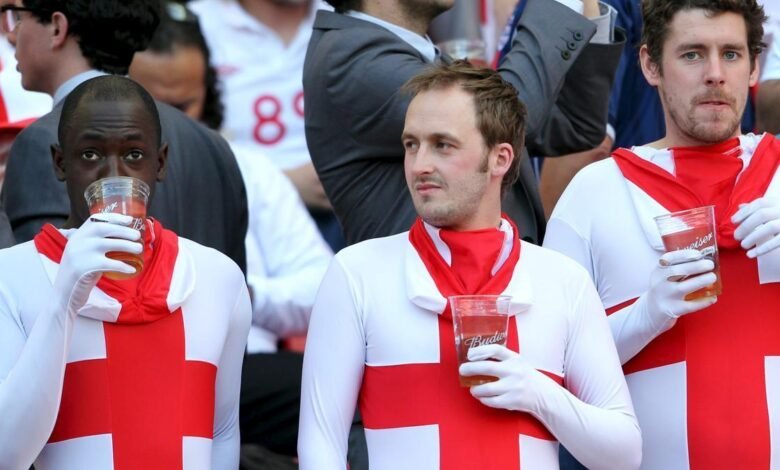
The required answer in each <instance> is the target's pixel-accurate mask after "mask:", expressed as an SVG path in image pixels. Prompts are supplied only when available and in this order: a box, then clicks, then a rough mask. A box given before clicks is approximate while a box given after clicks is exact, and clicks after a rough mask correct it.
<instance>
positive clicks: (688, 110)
mask: <svg viewBox="0 0 780 470" xmlns="http://www.w3.org/2000/svg"><path fill="white" fill-rule="evenodd" d="M640 61H641V64H642V70H643V72H644V74H645V77H646V78H647V81H648V82H649V83H650V84H651V85H654V86H657V87H658V93H659V95H660V97H661V102H662V103H663V107H664V114H665V120H666V132H667V134H666V139H665V140H666V142H665V144H666V145H667V146H691V145H707V144H714V143H719V142H722V141H724V140H727V139H729V138H731V137H735V136H737V135H739V134H740V132H741V131H740V121H741V119H742V113H743V112H744V110H745V103H746V102H747V95H748V88H749V87H750V86H753V85H754V84H755V83H756V80H757V78H758V66H757V65H756V66H755V67H754V68H753V69H751V65H750V55H749V51H748V46H747V28H746V25H745V20H744V19H743V18H742V16H740V15H738V14H736V13H731V12H729V13H722V14H719V15H717V16H712V17H708V16H707V15H706V14H705V11H704V10H701V9H692V10H682V11H680V12H678V13H677V14H676V15H675V16H674V18H673V19H672V22H671V23H670V25H669V34H668V37H667V39H666V42H665V43H664V45H663V52H662V56H661V62H662V63H661V64H660V65H661V67H659V66H658V65H659V64H654V63H652V62H651V61H650V58H649V55H648V53H647V49H646V47H644V46H643V47H642V49H641V50H640Z"/></svg>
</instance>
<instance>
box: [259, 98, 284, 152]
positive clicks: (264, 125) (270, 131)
mask: <svg viewBox="0 0 780 470" xmlns="http://www.w3.org/2000/svg"><path fill="white" fill-rule="evenodd" d="M254 111H255V116H256V117H257V124H256V125H255V129H254V132H253V134H254V137H255V140H256V141H258V142H259V143H260V144H262V145H274V144H276V143H278V142H279V141H280V140H282V139H283V138H284V134H286V133H287V128H286V127H285V126H284V123H283V122H282V121H281V120H280V119H279V118H280V116H281V114H282V103H281V102H280V101H279V98H277V97H275V96H271V95H263V96H261V97H259V98H258V99H257V100H255V104H254Z"/></svg>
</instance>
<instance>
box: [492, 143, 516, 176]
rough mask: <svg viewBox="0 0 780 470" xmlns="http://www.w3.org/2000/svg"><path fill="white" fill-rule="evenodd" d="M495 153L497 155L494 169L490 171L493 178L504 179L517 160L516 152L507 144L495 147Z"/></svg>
mask: <svg viewBox="0 0 780 470" xmlns="http://www.w3.org/2000/svg"><path fill="white" fill-rule="evenodd" d="M493 152H494V153H495V157H494V163H493V168H492V169H491V170H490V171H491V176H497V177H500V178H503V177H504V175H505V174H506V173H507V172H508V171H509V167H511V166H512V162H513V161H514V160H515V158H516V157H515V152H514V150H513V149H512V145H510V144H508V143H506V142H504V143H501V144H498V145H496V146H495V147H493Z"/></svg>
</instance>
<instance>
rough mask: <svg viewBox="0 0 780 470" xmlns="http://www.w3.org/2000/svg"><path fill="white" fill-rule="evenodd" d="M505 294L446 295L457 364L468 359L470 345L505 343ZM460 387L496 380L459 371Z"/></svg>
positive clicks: (507, 324) (506, 322) (507, 306)
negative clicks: (463, 374)
mask: <svg viewBox="0 0 780 470" xmlns="http://www.w3.org/2000/svg"><path fill="white" fill-rule="evenodd" d="M511 299H512V298H511V297H510V296H508V295H456V296H452V297H450V298H449V301H450V308H451V309H452V325H453V329H454V331H455V349H456V350H457V354H458V366H460V365H461V364H463V363H464V362H468V351H469V349H471V348H474V347H477V346H482V345H486V344H500V345H502V346H506V338H507V328H508V326H509V303H510V300H511ZM459 380H460V385H461V386H462V387H471V386H473V385H479V384H483V383H487V382H494V381H496V380H498V379H497V378H496V377H490V376H486V375H474V376H470V377H464V376H460V375H459Z"/></svg>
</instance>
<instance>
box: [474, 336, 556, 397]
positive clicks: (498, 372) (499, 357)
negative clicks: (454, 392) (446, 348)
mask: <svg viewBox="0 0 780 470" xmlns="http://www.w3.org/2000/svg"><path fill="white" fill-rule="evenodd" d="M468 358H469V361H470V362H467V363H465V364H461V366H460V369H459V372H460V374H461V375H464V376H469V375H489V376H492V377H498V380H497V381H495V382H489V383H486V384H481V385H475V386H473V387H471V389H470V391H471V395H472V396H473V397H475V398H476V399H478V400H479V401H480V402H481V403H482V404H483V405H485V406H489V407H491V408H502V409H505V410H515V411H525V412H529V411H531V410H533V409H536V408H537V404H538V403H539V401H538V397H539V396H540V394H541V393H543V390H544V388H545V387H544V386H545V385H547V384H555V382H553V381H552V380H551V379H550V378H548V377H546V376H545V375H544V374H542V373H541V372H539V371H538V370H536V369H534V368H533V367H531V366H530V365H528V363H527V362H526V361H525V359H523V357H522V356H520V355H519V354H517V353H516V352H514V351H512V350H511V349H507V348H506V347H505V346H501V345H499V344H489V345H486V346H477V347H474V348H471V349H469V352H468ZM488 359H493V360H488ZM556 386H557V385H556Z"/></svg>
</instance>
